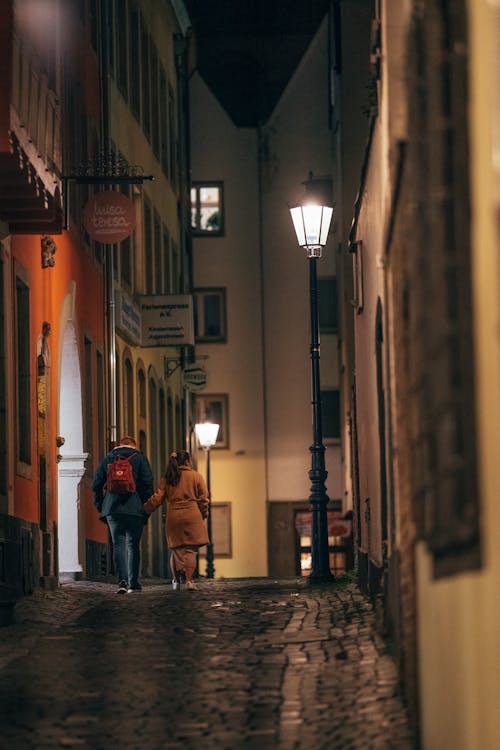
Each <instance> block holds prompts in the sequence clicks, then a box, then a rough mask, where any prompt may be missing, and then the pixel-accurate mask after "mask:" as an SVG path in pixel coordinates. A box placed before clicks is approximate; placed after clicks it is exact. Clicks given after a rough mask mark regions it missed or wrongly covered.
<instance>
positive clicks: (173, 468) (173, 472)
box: [165, 451, 190, 487]
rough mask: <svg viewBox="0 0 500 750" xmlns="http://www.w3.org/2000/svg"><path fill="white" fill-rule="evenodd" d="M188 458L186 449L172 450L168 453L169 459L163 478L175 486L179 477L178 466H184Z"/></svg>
mask: <svg viewBox="0 0 500 750" xmlns="http://www.w3.org/2000/svg"><path fill="white" fill-rule="evenodd" d="M189 460H190V456H189V453H188V452H187V451H174V452H173V453H171V454H170V459H169V462H168V465H167V470H166V472H165V480H166V482H167V484H170V485H171V486H172V487H177V485H178V484H179V482H180V479H181V472H180V471H179V466H185V465H186V464H187V463H188V462H189Z"/></svg>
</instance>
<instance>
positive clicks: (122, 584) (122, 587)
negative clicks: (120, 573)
mask: <svg viewBox="0 0 500 750" xmlns="http://www.w3.org/2000/svg"><path fill="white" fill-rule="evenodd" d="M127 588H128V585H127V581H120V583H119V584H118V591H117V592H116V593H117V594H126V593H127Z"/></svg>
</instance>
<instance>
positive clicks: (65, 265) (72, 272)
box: [11, 232, 107, 541]
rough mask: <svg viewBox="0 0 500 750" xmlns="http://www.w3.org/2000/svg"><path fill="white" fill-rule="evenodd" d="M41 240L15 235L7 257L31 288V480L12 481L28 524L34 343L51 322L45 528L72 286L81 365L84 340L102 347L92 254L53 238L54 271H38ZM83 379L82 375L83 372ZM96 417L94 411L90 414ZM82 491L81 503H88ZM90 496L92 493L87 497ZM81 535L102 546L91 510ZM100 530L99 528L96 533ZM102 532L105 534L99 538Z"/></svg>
mask: <svg viewBox="0 0 500 750" xmlns="http://www.w3.org/2000/svg"><path fill="white" fill-rule="evenodd" d="M40 239H41V237H40V235H17V236H13V237H12V244H11V248H12V255H13V257H14V258H15V259H16V260H17V261H18V263H19V264H20V265H21V266H23V268H24V269H25V270H26V271H27V273H28V277H29V286H30V327H31V331H30V338H31V363H32V367H31V414H32V423H31V428H32V441H31V452H32V467H31V477H30V478H24V477H21V476H18V475H17V474H16V476H15V481H14V498H15V501H14V514H15V515H16V516H18V517H20V518H23V519H25V520H27V521H31V522H36V523H37V522H39V510H38V466H37V462H36V456H37V445H36V439H37V421H36V414H37V404H36V377H37V373H36V351H37V340H38V338H39V336H40V335H41V332H42V324H43V322H44V321H47V322H48V323H50V326H51V333H50V336H49V347H50V353H51V367H50V417H49V420H50V428H49V429H50V443H49V446H48V455H47V461H48V464H49V466H50V482H51V495H52V499H53V503H52V507H51V508H49V510H48V514H49V519H48V520H49V523H52V521H55V520H57V464H56V453H57V449H56V444H55V438H56V435H57V434H58V432H57V431H58V405H59V346H60V337H61V335H62V331H60V330H59V326H60V318H61V308H62V304H63V301H64V299H65V297H66V294H67V293H68V285H69V283H70V282H71V281H73V282H75V285H76V296H75V325H76V330H77V336H78V343H79V348H80V362H81V364H83V336H84V335H87V336H89V337H90V338H91V339H92V340H93V342H94V343H95V344H97V345H99V346H101V347H102V346H103V342H104V284H103V274H102V270H101V269H100V267H99V266H97V264H96V263H95V261H94V259H93V257H92V255H90V253H88V252H86V251H85V250H82V249H80V248H79V247H78V244H77V242H76V240H75V238H74V236H73V235H72V234H71V233H70V232H64V233H63V234H61V235H55V236H54V237H53V239H54V240H55V242H56V245H57V252H56V255H55V261H56V265H55V267H54V268H46V269H42V267H41V252H40ZM82 377H83V373H82ZM94 414H96V409H94ZM86 494H87V493H86V491H85V488H84V487H82V502H85V505H87V504H88V503H90V505H91V504H92V498H91V496H90V498H88V497H86ZM90 495H91V493H90ZM85 516H86V521H87V525H86V529H87V534H86V536H89V535H90V536H91V538H95V539H98V540H102V541H105V540H106V538H107V536H106V530H105V528H104V525H103V524H101V523H100V522H99V520H98V518H97V514H96V513H95V511H94V510H93V508H91V511H90V513H89V512H87V511H86V513H85ZM101 527H102V528H101ZM103 532H104V534H103Z"/></svg>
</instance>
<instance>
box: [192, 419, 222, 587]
mask: <svg viewBox="0 0 500 750" xmlns="http://www.w3.org/2000/svg"><path fill="white" fill-rule="evenodd" d="M194 430H195V432H196V437H197V438H198V442H199V444H200V445H201V447H202V448H203V450H204V451H205V452H206V454H207V489H208V515H207V531H208V539H209V543H208V544H207V571H206V573H207V578H213V577H214V574H215V568H214V546H213V544H212V495H211V491H210V449H211V448H213V446H214V445H215V443H216V442H217V435H218V433H219V425H218V424H214V423H212V422H202V423H198V424H196V425H195V426H194Z"/></svg>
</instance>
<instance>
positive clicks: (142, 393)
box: [138, 370, 146, 419]
mask: <svg viewBox="0 0 500 750" xmlns="http://www.w3.org/2000/svg"><path fill="white" fill-rule="evenodd" d="M138 381H139V417H141V418H142V419H146V376H145V375H144V371H143V370H139V373H138Z"/></svg>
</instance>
